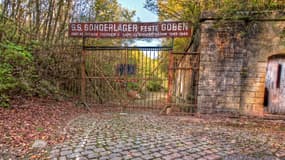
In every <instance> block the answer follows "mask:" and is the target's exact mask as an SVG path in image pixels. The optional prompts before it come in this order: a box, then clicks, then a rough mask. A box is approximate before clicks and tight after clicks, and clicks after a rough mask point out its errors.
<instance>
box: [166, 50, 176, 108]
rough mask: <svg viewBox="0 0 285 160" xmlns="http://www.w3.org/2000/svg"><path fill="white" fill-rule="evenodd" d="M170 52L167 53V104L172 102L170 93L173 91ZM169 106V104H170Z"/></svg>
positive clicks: (172, 59) (172, 69)
mask: <svg viewBox="0 0 285 160" xmlns="http://www.w3.org/2000/svg"><path fill="white" fill-rule="evenodd" d="M172 52H173V51H171V52H170V55H169V65H168V94H167V103H168V104H167V105H171V103H172V93H173V78H174V55H173V53H172ZM170 107H171V106H170Z"/></svg>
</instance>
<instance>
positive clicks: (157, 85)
mask: <svg viewBox="0 0 285 160" xmlns="http://www.w3.org/2000/svg"><path fill="white" fill-rule="evenodd" d="M161 85H162V82H160V81H150V82H149V83H148V84H147V85H146V88H147V90H148V91H152V92H157V91H160V90H161V89H162V88H163V87H162V86H161Z"/></svg>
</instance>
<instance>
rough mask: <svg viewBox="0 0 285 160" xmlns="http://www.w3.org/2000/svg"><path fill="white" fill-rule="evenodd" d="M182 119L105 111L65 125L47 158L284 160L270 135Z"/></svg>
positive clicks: (283, 146)
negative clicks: (67, 130) (66, 133)
mask: <svg viewBox="0 0 285 160" xmlns="http://www.w3.org/2000/svg"><path fill="white" fill-rule="evenodd" d="M187 119H188V118H187V117H186V118H185V117H174V116H157V115H154V114H127V115H120V114H118V113H106V114H101V115H99V114H98V115H97V114H96V115H93V116H90V115H89V116H81V117H79V118H77V119H76V120H74V121H73V122H72V123H71V133H73V134H72V137H71V139H70V140H68V141H66V142H65V143H63V144H60V145H57V146H54V147H53V148H52V150H51V153H50V158H51V159H59V160H65V159H78V160H79V159H80V160H84V159H100V160H107V159H114V160H120V159H134V160H143V159H146V160H148V159H165V160H170V159H185V160H191V159H199V160H215V159H248V160H251V159H264V160H265V159H285V142H284V141H278V138H276V137H274V135H272V134H271V133H266V132H264V133H256V132H252V131H247V130H244V129H242V128H241V129H240V128H233V127H226V126H223V125H211V124H208V123H204V122H203V121H202V122H200V121H198V122H195V120H191V121H188V120H187Z"/></svg>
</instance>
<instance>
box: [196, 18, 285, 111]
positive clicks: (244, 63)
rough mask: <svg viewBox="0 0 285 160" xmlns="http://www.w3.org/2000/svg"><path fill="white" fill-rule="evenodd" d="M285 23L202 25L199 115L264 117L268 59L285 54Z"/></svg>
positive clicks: (208, 23)
mask: <svg viewBox="0 0 285 160" xmlns="http://www.w3.org/2000/svg"><path fill="white" fill-rule="evenodd" d="M284 28H285V21H251V22H247V21H243V20H235V21H223V22H221V21H218V20H207V19H206V20H205V21H203V22H201V27H200V29H201V39H200V48H199V51H200V53H201V61H200V77H199V90H198V112H200V113H215V112H234V113H242V114H251V115H253V114H254V115H256V114H258V115H260V114H263V100H264V89H265V74H266V66H267V61H268V57H269V56H271V55H274V54H280V53H284V54H285V44H283V42H282V39H281V32H282V30H283V29H284Z"/></svg>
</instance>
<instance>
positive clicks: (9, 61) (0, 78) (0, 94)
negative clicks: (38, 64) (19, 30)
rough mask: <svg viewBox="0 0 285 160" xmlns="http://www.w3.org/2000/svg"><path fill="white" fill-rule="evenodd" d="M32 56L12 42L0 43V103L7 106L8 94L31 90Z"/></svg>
mask: <svg viewBox="0 0 285 160" xmlns="http://www.w3.org/2000/svg"><path fill="white" fill-rule="evenodd" d="M33 71H34V67H33V56H32V54H31V53H30V52H28V51H27V50H26V49H24V48H23V47H22V46H19V45H16V44H14V43H12V42H8V41H7V42H2V43H0V105H1V106H4V107H7V106H8V103H9V99H10V96H11V95H12V94H13V93H15V92H17V93H29V92H31V90H33V87H32V85H33V78H34V76H33Z"/></svg>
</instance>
